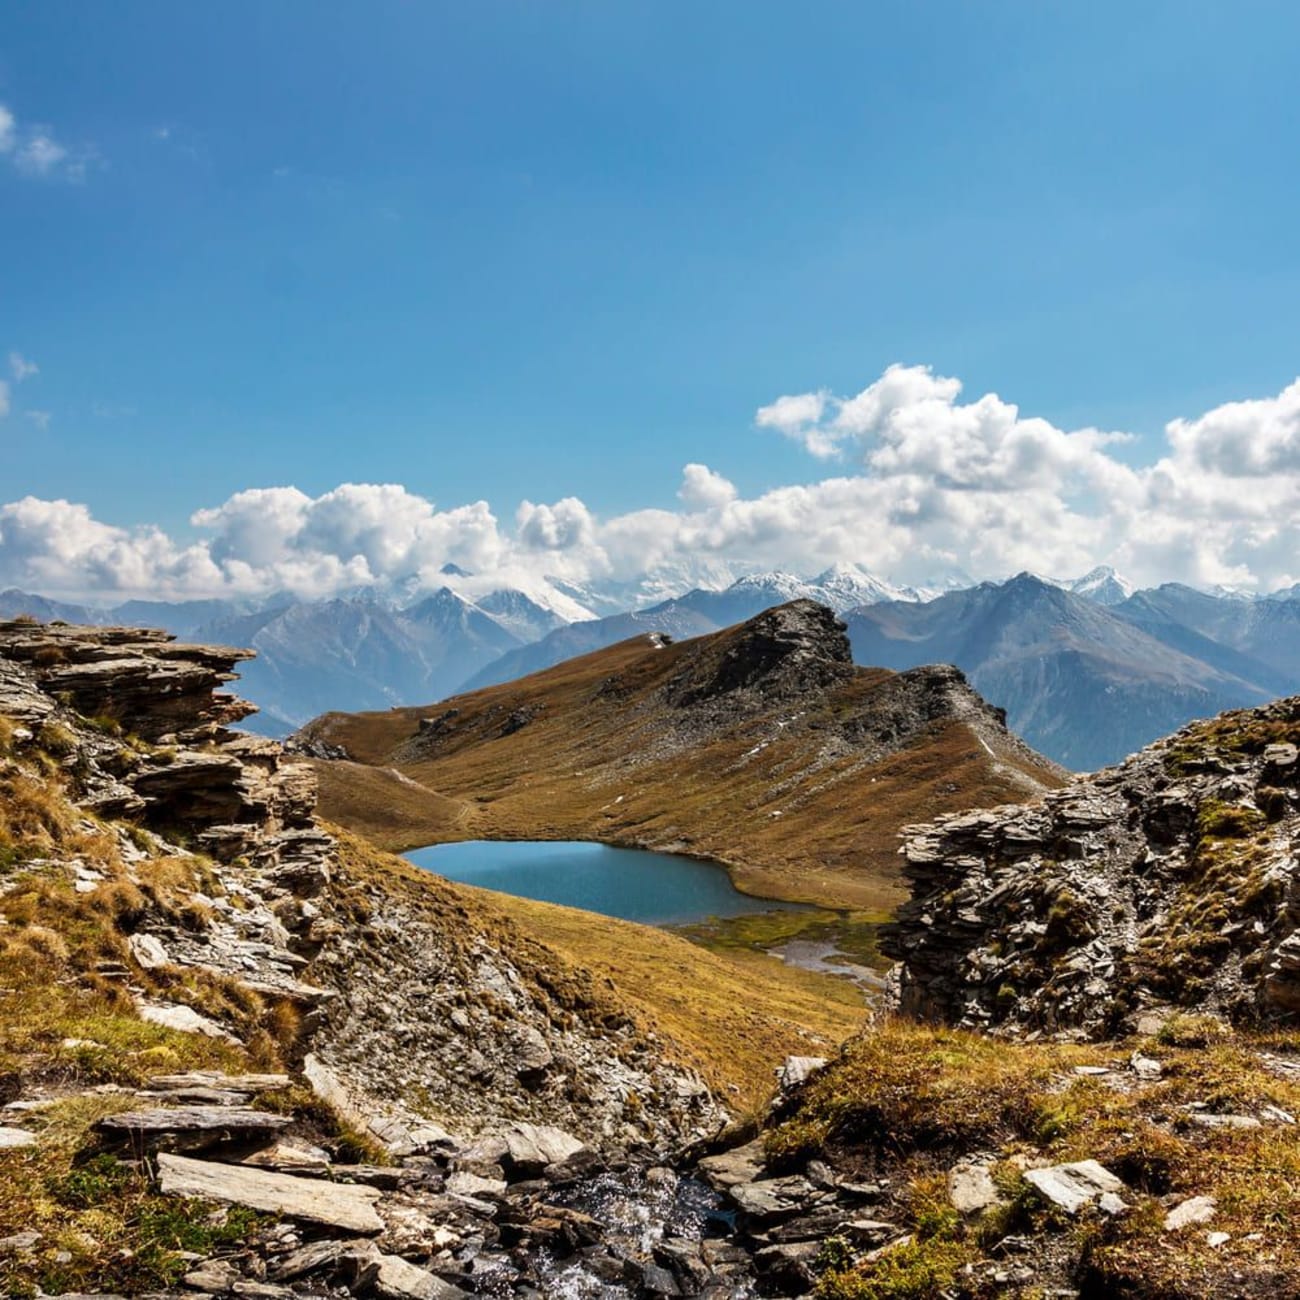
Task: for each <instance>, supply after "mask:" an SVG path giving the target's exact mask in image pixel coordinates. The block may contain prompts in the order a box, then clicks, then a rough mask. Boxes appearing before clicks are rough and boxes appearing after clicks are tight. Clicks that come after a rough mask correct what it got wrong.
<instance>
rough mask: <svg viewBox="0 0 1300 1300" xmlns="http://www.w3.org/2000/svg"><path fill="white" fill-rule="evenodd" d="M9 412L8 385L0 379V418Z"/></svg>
mask: <svg viewBox="0 0 1300 1300" xmlns="http://www.w3.org/2000/svg"><path fill="white" fill-rule="evenodd" d="M8 414H9V385H8V384H7V383H5V381H4V380H3V379H0V420H3V419H4V418H5V416H6V415H8Z"/></svg>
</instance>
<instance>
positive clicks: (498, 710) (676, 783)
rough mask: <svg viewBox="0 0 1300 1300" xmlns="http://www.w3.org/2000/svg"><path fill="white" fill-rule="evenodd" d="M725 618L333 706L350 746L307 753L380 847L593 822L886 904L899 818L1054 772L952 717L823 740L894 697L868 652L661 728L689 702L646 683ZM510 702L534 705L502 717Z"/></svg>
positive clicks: (529, 834)
mask: <svg viewBox="0 0 1300 1300" xmlns="http://www.w3.org/2000/svg"><path fill="white" fill-rule="evenodd" d="M734 635H735V630H734V629H732V630H729V631H727V632H722V633H717V634H715V635H713V636H710V637H702V638H698V639H697V640H695V641H687V642H680V643H678V644H676V645H673V646H669V647H667V648H664V649H655V648H653V647H651V646H650V645H648V644H647V642H646V640H645V639H644V638H637V639H634V640H631V641H626V642H623V643H621V644H619V645H616V646H612V647H609V648H608V649H605V650H601V651H597V652H596V653H594V654H590V655H585V656H582V657H581V658H578V659H574V660H570V661H568V662H567V663H564V664H561V665H559V666H557V667H555V668H552V669H548V670H547V671H546V672H543V673H538V674H535V675H534V676H532V677H529V678H524V679H523V680H521V681H518V682H511V683H508V684H506V685H504V686H495V687H489V688H487V689H485V690H482V691H476V692H474V693H472V694H469V695H464V696H458V697H455V698H453V699H451V700H447V701H444V702H442V703H441V704H438V705H436V706H428V707H421V708H401V709H392V710H389V711H387V712H384V713H364V714H350V715H346V714H326V715H325V716H324V717H323V718H320V719H318V720H317V721H316V722H315V723H313V724H312V726H311V728H310V730H311V733H312V735H313V736H314V737H315V738H317V739H319V740H323V741H325V742H327V743H332V744H341V745H343V746H344V747H345V748H346V750H347V752H348V753H349V755H351V757H352V758H353V759H354V760H356V761H355V762H353V763H332V762H320V763H318V764H317V769H318V772H319V775H320V780H321V799H322V808H323V809H324V811H325V812H326V814H327V815H328V816H329V817H331V818H332V819H333V820H335V821H338V822H341V823H343V824H345V825H348V826H350V827H352V828H354V829H356V830H359V831H361V832H362V833H364V834H366V835H367V836H369V837H370V838H372V839H373V840H375V841H376V842H377V843H380V844H382V845H383V846H384V847H386V848H391V849H404V848H410V847H414V846H416V845H420V844H427V843H433V842H438V841H442V840H456V839H474V838H482V839H598V840H603V841H606V842H608V843H614V844H624V845H631V846H639V847H651V848H660V849H667V850H672V851H676V852H684V853H689V854H693V855H697V856H701V857H707V858H711V859H714V860H716V861H719V862H722V863H725V864H726V865H727V866H728V867H729V868H730V869H731V872H732V875H733V878H734V879H735V881H736V884H737V885H738V886H739V887H740V888H741V889H744V890H746V891H748V892H750V893H755V894H759V895H762V896H767V897H777V898H787V899H797V900H803V901H810V902H820V903H825V904H830V905H835V906H852V907H863V908H872V909H888V908H892V907H893V906H895V905H896V904H897V903H898V902H899V901H901V898H902V896H903V895H902V890H901V887H900V886H899V884H898V879H897V870H896V866H895V850H896V847H897V840H896V836H897V831H898V828H899V827H900V826H901V825H902V824H904V823H906V822H911V821H916V820H919V819H923V818H926V817H930V816H933V815H935V814H937V813H940V812H944V811H952V810H957V809H962V808H969V807H979V806H987V805H989V804H997V803H1005V802H1008V801H1011V800H1016V801H1020V800H1023V799H1025V798H1030V797H1033V795H1034V794H1035V793H1037V792H1039V791H1040V790H1041V789H1043V788H1044V787H1045V786H1053V785H1056V784H1059V782H1060V779H1061V777H1060V774H1059V772H1058V771H1057V770H1056V769H1054V768H1053V766H1052V765H1050V764H1048V763H1047V762H1046V761H1039V760H1037V759H1036V756H1034V755H1032V753H1031V752H1030V751H1027V750H1026V749H1024V748H1023V747H1022V746H1019V745H1018V744H1016V743H1015V742H1014V741H1013V740H1012V739H1011V738H1010V737H1000V736H999V735H998V734H997V733H996V731H991V730H987V729H985V730H983V731H981V732H979V733H978V734H977V732H976V730H975V728H974V727H973V726H972V725H971V723H970V722H969V721H967V720H965V719H964V718H959V717H949V718H946V719H943V718H941V719H939V720H937V721H936V722H935V723H933V724H932V725H931V726H930V727H929V729H928V730H927V731H925V732H924V734H922V735H920V736H918V737H917V738H916V739H915V740H914V741H912V742H910V743H908V744H907V745H906V746H905V747H904V748H902V749H901V750H899V751H897V752H895V753H891V754H885V755H884V756H883V757H882V756H876V757H875V758H874V760H873V759H872V758H871V757H869V756H868V754H867V751H865V750H863V749H857V750H854V749H852V748H851V747H849V746H846V745H843V744H839V745H832V744H831V743H830V742H832V741H833V740H835V739H837V737H838V734H839V732H838V729H839V728H841V727H843V726H844V725H845V724H850V723H851V722H852V720H853V719H855V718H858V717H870V716H872V714H873V712H874V711H875V710H878V709H883V708H885V707H888V704H889V702H890V700H892V698H893V696H894V694H895V688H896V679H895V678H894V675H893V674H891V673H888V672H886V671H884V670H880V669H859V670H857V671H856V672H855V673H854V674H853V676H852V678H851V679H850V680H849V681H847V682H845V683H844V684H842V685H840V686H837V687H834V688H832V689H831V690H828V691H826V692H824V693H822V694H820V695H819V696H817V697H816V698H812V699H805V700H800V701H799V702H798V704H797V705H792V704H790V703H789V702H788V701H787V702H785V703H784V704H783V705H778V706H774V707H772V708H771V709H769V710H767V711H764V712H760V713H759V714H757V715H756V716H739V717H737V718H736V720H735V722H734V724H733V725H731V726H728V727H725V728H721V729H714V730H713V731H711V732H707V733H705V734H704V735H702V737H701V738H700V740H699V743H695V744H689V743H682V742H681V741H680V740H679V739H678V738H677V737H676V736H674V735H673V734H672V728H673V727H674V726H676V725H679V720H680V717H681V716H682V715H680V714H672V713H671V711H670V710H669V709H667V708H665V706H664V705H663V704H662V703H661V702H660V697H659V692H661V691H662V689H663V687H664V684H665V683H666V682H667V681H668V680H669V679H670V678H671V677H672V676H673V675H674V674H675V673H677V672H680V671H682V670H683V669H684V668H686V667H688V666H689V665H690V664H691V662H692V661H693V660H694V659H696V658H698V657H699V656H700V655H701V654H713V653H716V652H717V648H718V647H719V646H721V645H725V644H726V642H725V640H724V638H727V637H730V636H734ZM611 684H613V687H614V689H612V690H611V689H610V687H611ZM452 709H455V710H457V711H458V712H457V713H456V714H455V715H454V718H453V719H452V720H451V722H450V725H449V727H448V731H447V734H446V735H445V737H443V738H440V739H438V740H437V741H436V742H433V743H431V744H429V743H425V742H424V741H423V740H421V741H417V742H415V743H411V742H412V739H413V737H415V736H416V735H417V731H418V727H419V723H420V720H421V719H422V718H429V717H435V716H437V715H439V714H444V713H447V712H448V711H449V710H452ZM520 710H523V711H525V712H526V713H529V714H531V715H533V716H531V718H530V720H529V721H528V722H527V723H526V725H524V726H522V727H520V728H519V729H518V730H515V731H513V732H512V733H511V734H502V732H503V723H504V721H505V720H506V719H507V718H508V717H510V716H511V715H512V714H516V713H517V712H518V711H520ZM792 718H793V719H794V720H795V721H792ZM796 722H797V725H796ZM778 723H780V724H782V725H780V726H778ZM990 746H991V749H992V751H993V752H990ZM435 792H436V793H435Z"/></svg>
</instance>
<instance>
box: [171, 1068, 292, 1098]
mask: <svg viewBox="0 0 1300 1300" xmlns="http://www.w3.org/2000/svg"><path fill="white" fill-rule="evenodd" d="M292 1082H293V1080H292V1079H290V1078H289V1076H288V1075H287V1074H222V1073H221V1072H220V1071H218V1070H188V1071H186V1072H185V1073H184V1074H155V1075H154V1076H153V1077H152V1078H151V1079H150V1080H149V1081H148V1082H147V1083H146V1084H145V1087H146V1088H148V1089H149V1090H150V1091H151V1092H175V1091H177V1090H178V1089H183V1088H220V1089H223V1090H225V1091H228V1092H251V1093H259V1092H279V1091H280V1090H282V1089H284V1088H287V1087H288V1086H289V1085H290V1084H291V1083H292Z"/></svg>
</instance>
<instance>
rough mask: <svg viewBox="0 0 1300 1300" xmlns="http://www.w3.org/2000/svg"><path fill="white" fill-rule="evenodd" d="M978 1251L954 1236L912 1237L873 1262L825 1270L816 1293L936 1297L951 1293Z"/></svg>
mask: <svg viewBox="0 0 1300 1300" xmlns="http://www.w3.org/2000/svg"><path fill="white" fill-rule="evenodd" d="M974 1254H975V1252H974V1251H973V1250H972V1248H971V1247H970V1246H969V1245H967V1244H966V1243H965V1242H961V1241H956V1240H954V1239H952V1238H950V1237H931V1238H928V1239H927V1240H924V1241H919V1240H918V1241H912V1242H908V1243H906V1244H904V1245H901V1246H897V1247H895V1248H894V1249H893V1250H889V1251H886V1252H885V1254H883V1255H881V1256H880V1258H879V1259H877V1260H875V1261H874V1262H873V1263H871V1264H865V1265H861V1266H860V1267H858V1268H852V1269H834V1270H832V1271H830V1272H828V1273H826V1274H824V1275H823V1276H822V1278H821V1279H820V1280H819V1282H818V1284H817V1290H816V1292H815V1293H814V1294H815V1295H817V1296H818V1297H819V1300H933V1298H934V1297H935V1296H939V1295H946V1294H949V1292H948V1288H949V1287H951V1286H952V1285H953V1283H954V1281H955V1280H956V1278H957V1274H958V1271H959V1270H960V1269H961V1267H962V1265H963V1264H966V1263H969V1262H970V1260H971V1259H972V1258H973V1257H974ZM956 1294H962V1293H960V1292H958V1293H956Z"/></svg>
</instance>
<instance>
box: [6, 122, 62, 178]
mask: <svg viewBox="0 0 1300 1300" xmlns="http://www.w3.org/2000/svg"><path fill="white" fill-rule="evenodd" d="M67 156H68V151H67V149H65V148H64V147H63V145H61V144H60V143H59V142H58V141H57V140H56V139H55V138H54V137H53V136H52V135H51V134H50V133H49V131H48V130H47V129H46V128H44V127H38V128H37V129H36V130H35V131H33V132H32V133H31V135H29V136H28V137H27V139H26V140H25V141H24V142H23V143H22V144H21V145H20V146H19V148H18V152H17V153H15V154H14V166H15V167H17V168H18V170H19V171H20V172H27V173H28V174H29V175H31V176H48V175H49V174H50V173H51V172H52V171H54V169H55V168H56V167H58V165H59V164H60V163H61V162H62V161H63V160H64V159H65V158H66V157H67Z"/></svg>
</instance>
